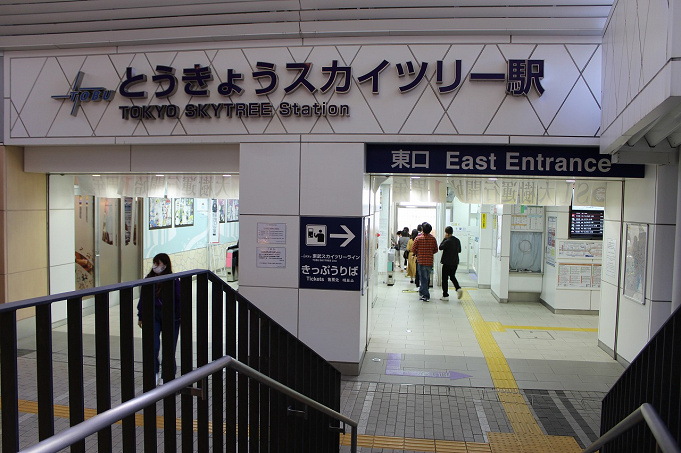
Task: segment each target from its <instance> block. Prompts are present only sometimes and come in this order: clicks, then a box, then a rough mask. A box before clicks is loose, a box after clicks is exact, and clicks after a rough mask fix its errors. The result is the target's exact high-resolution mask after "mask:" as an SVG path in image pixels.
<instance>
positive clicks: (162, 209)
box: [149, 197, 173, 230]
mask: <svg viewBox="0 0 681 453" xmlns="http://www.w3.org/2000/svg"><path fill="white" fill-rule="evenodd" d="M172 222H173V216H172V204H171V201H170V198H157V197H151V198H149V229H150V230H157V229H159V228H170V227H171V226H173V223H172Z"/></svg>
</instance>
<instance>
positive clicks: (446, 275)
mask: <svg viewBox="0 0 681 453" xmlns="http://www.w3.org/2000/svg"><path fill="white" fill-rule="evenodd" d="M457 267H459V265H458V264H454V265H451V264H443V265H442V296H443V297H447V296H449V292H448V291H449V288H448V286H447V280H449V279H451V280H452V283H454V289H455V290H458V289H459V288H461V285H459V281H458V280H457V279H456V268H457Z"/></svg>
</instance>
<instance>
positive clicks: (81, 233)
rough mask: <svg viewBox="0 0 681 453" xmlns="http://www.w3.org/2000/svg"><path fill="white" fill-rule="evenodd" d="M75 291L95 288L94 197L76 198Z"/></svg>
mask: <svg viewBox="0 0 681 453" xmlns="http://www.w3.org/2000/svg"><path fill="white" fill-rule="evenodd" d="M75 201H76V224H75V228H76V235H75V236H76V237H75V240H76V241H75V246H76V289H77V290H78V289H88V288H94V286H95V276H94V275H95V264H94V263H95V225H94V222H95V214H94V197H93V196H90V195H87V196H80V195H79V196H76V199H75Z"/></svg>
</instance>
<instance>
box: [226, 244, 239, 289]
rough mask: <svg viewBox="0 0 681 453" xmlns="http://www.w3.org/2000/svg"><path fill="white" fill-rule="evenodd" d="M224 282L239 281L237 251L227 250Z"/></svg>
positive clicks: (233, 249)
mask: <svg viewBox="0 0 681 453" xmlns="http://www.w3.org/2000/svg"><path fill="white" fill-rule="evenodd" d="M225 271H226V276H225V280H226V281H228V282H233V281H236V280H239V249H238V248H228V249H227V256H226V258H225Z"/></svg>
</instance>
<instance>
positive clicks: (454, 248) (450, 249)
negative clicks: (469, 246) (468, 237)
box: [440, 236, 461, 266]
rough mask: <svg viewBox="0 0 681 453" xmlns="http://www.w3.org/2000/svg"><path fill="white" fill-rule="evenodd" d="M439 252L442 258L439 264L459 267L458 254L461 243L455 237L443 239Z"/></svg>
mask: <svg viewBox="0 0 681 453" xmlns="http://www.w3.org/2000/svg"><path fill="white" fill-rule="evenodd" d="M440 250H442V258H440V263H442V264H447V265H450V266H458V265H459V253H461V241H459V238H457V237H456V236H450V237H448V238H444V239H443V240H442V242H440Z"/></svg>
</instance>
